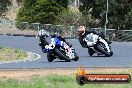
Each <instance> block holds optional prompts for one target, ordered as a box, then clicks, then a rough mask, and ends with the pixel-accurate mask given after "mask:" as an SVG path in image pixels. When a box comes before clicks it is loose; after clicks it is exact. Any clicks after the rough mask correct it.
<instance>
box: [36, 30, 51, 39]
mask: <svg viewBox="0 0 132 88" xmlns="http://www.w3.org/2000/svg"><path fill="white" fill-rule="evenodd" d="M38 36H39V37H47V36H49V33H47V32H46V30H44V29H41V30H39V32H38Z"/></svg>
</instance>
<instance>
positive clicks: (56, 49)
mask: <svg viewBox="0 0 132 88" xmlns="http://www.w3.org/2000/svg"><path fill="white" fill-rule="evenodd" d="M55 53H56V55H57V56H58V57H59V58H61V59H63V60H65V61H66V62H70V61H71V59H70V58H69V57H67V56H66V55H65V54H63V53H62V52H61V51H60V50H59V49H58V48H56V47H55Z"/></svg>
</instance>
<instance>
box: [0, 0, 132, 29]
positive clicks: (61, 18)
mask: <svg viewBox="0 0 132 88" xmlns="http://www.w3.org/2000/svg"><path fill="white" fill-rule="evenodd" d="M4 1H5V2H4ZM17 1H21V2H22V7H21V8H20V9H19V11H18V13H17V18H16V20H17V21H20V22H22V21H27V22H31V23H32V22H39V23H42V24H62V25H85V26H89V27H104V24H105V14H106V0H80V6H79V8H77V7H69V6H68V4H69V0H17ZM3 3H5V4H3ZM0 4H1V6H0V10H1V12H0V15H1V14H2V13H4V12H5V11H7V6H8V5H10V4H11V2H10V0H1V1H0ZM131 6H132V0H109V10H108V23H107V28H115V29H118V30H122V29H123V30H124V29H127V30H129V29H132V8H131Z"/></svg>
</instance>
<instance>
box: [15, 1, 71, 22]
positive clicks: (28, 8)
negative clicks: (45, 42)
mask: <svg viewBox="0 0 132 88" xmlns="http://www.w3.org/2000/svg"><path fill="white" fill-rule="evenodd" d="M57 1H59V2H57ZM62 1H63V0H62ZM62 1H61V0H24V1H23V7H22V8H20V10H19V13H18V14H17V19H16V20H17V21H27V22H40V23H45V24H55V23H57V21H58V19H57V16H58V15H59V13H61V12H62V11H63V10H65V9H66V8H67V6H68V5H67V6H66V5H64V2H62ZM63 6H65V7H63Z"/></svg>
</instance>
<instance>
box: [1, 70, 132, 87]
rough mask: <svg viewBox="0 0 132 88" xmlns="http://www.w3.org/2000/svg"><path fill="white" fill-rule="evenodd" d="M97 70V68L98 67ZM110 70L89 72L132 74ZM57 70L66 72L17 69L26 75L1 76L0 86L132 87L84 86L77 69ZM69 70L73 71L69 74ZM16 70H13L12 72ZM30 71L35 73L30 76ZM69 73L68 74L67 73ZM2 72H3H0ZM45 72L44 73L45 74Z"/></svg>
mask: <svg viewBox="0 0 132 88" xmlns="http://www.w3.org/2000/svg"><path fill="white" fill-rule="evenodd" d="M96 70H97V69H96ZM117 70H118V71H117V72H116V69H114V70H110V71H109V69H103V71H99V69H98V72H97V71H95V70H92V71H90V70H88V71H87V73H88V72H89V74H93V73H94V74H102V73H103V74H130V75H131V76H132V69H128V70H121V71H119V69H117ZM56 71H57V72H60V73H63V72H64V74H57V72H56V73H54V72H55V70H49V71H47V70H46V71H45V70H44V71H42V70H37V71H36V70H33V71H16V73H17V72H18V75H20V74H22V73H26V74H27V75H28V77H24V76H26V74H24V76H22V75H21V77H19V78H11V77H8V76H0V88H132V83H129V84H85V85H84V86H80V85H78V84H77V82H76V72H77V71H76V70H74V71H73V70H68V71H65V70H62V71H61V70H56ZM69 71H71V73H70V74H69ZM8 72H9V73H10V74H11V71H5V73H8ZM48 72H49V74H46V73H48ZM13 73H14V71H13V72H12V74H13ZM30 73H34V74H32V75H30V76H29V74H30ZM66 73H68V74H66ZM0 74H1V72H0ZM43 74H44V75H43Z"/></svg>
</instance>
